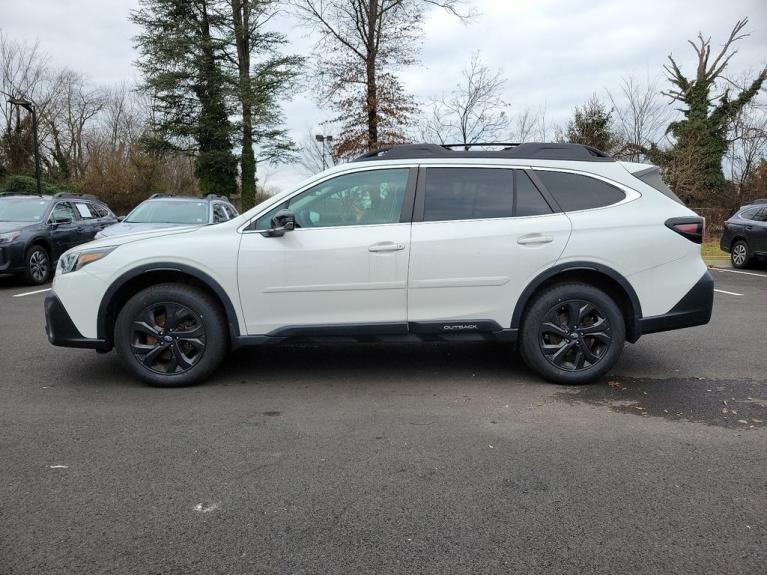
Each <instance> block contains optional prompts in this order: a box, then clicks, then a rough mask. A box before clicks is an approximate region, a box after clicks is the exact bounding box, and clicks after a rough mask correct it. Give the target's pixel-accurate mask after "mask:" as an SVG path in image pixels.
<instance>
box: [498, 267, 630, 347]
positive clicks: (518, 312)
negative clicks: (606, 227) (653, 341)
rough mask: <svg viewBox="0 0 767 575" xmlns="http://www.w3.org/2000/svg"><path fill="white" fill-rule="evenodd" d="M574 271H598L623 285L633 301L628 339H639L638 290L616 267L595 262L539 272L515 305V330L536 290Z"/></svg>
mask: <svg viewBox="0 0 767 575" xmlns="http://www.w3.org/2000/svg"><path fill="white" fill-rule="evenodd" d="M572 271H593V272H598V273H601V274H603V275H605V276H607V277H609V278H610V279H612V280H614V281H615V282H616V283H617V284H618V285H619V286H620V287H621V289H622V290H623V292H624V293H625V294H626V296H627V297H628V299H629V302H630V303H631V307H632V311H633V316H634V317H633V320H634V321H633V324H634V325H633V326H630V325H627V326H626V339H627V340H628V341H630V342H632V343H633V342H635V341H636V340H637V339H639V336H640V335H641V331H639V320H640V319H641V318H642V306H641V304H640V303H639V297H638V296H637V294H636V291H634V288H633V287H631V284H630V283H629V282H628V280H627V279H626V278H625V277H623V276H622V275H621V274H619V273H618V272H616V271H615V270H614V269H612V268H609V267H607V266H604V265H602V264H597V263H594V262H568V263H564V264H559V265H556V266H554V267H552V268H549V269H547V270H545V271H544V272H542V273H541V274H539V275H538V276H537V277H536V278H535V279H534V280H533V281H531V282H530V283H529V284H528V285H527V287H526V288H525V289H524V290H523V291H522V294H521V295H520V296H519V299H518V300H517V305H516V306H515V307H514V313H513V315H512V316H511V328H512V329H515V330H518V329H519V328H520V324H521V323H522V314H523V313H524V311H525V308H526V307H527V304H528V302H529V301H530V298H531V297H532V296H533V294H534V293H535V291H536V290H537V289H538V288H539V287H541V285H543V283H544V282H546V281H547V280H550V279H552V278H554V277H555V276H557V275H559V274H562V273H565V272H572ZM632 327H633V330H632Z"/></svg>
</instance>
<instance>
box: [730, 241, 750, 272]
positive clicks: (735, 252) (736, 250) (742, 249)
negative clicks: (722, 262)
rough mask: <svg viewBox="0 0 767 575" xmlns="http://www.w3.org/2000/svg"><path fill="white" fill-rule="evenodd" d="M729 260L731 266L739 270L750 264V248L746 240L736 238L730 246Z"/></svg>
mask: <svg viewBox="0 0 767 575" xmlns="http://www.w3.org/2000/svg"><path fill="white" fill-rule="evenodd" d="M730 261H731V262H732V267H735V268H738V269H739V270H741V269H744V268H747V267H749V265H750V264H751V250H750V249H749V247H748V244H747V243H746V240H738V241H736V242H735V243H734V244H732V247H731V248H730Z"/></svg>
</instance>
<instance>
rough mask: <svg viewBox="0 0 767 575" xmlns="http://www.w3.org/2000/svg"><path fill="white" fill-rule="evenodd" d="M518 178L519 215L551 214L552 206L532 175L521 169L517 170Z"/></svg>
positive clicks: (517, 214)
mask: <svg viewBox="0 0 767 575" xmlns="http://www.w3.org/2000/svg"><path fill="white" fill-rule="evenodd" d="M516 178H517V209H516V211H515V212H514V215H515V216H517V217H524V216H540V215H543V214H550V213H551V211H552V210H551V207H550V206H549V204H548V203H547V202H546V200H545V199H543V196H542V195H541V192H539V191H538V188H536V187H535V185H534V184H533V182H532V181H531V180H530V177H529V176H528V175H527V174H526V173H525V172H523V171H521V170H516Z"/></svg>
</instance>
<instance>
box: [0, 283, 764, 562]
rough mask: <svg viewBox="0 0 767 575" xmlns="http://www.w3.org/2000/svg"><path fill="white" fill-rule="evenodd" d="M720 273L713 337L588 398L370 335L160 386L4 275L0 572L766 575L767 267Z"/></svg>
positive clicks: (506, 368) (501, 368) (498, 366)
mask: <svg viewBox="0 0 767 575" xmlns="http://www.w3.org/2000/svg"><path fill="white" fill-rule="evenodd" d="M712 273H713V274H714V279H715V282H716V289H717V290H719V291H717V293H716V295H715V308H714V315H713V319H712V322H711V323H710V324H709V325H708V326H704V327H698V328H693V329H689V330H685V331H680V332H672V333H666V334H657V335H651V336H647V337H644V338H642V339H641V340H640V341H639V342H638V343H637V344H636V345H633V346H627V348H626V350H625V352H624V355H623V358H622V360H621V361H620V363H619V364H618V366H617V368H616V370H615V373H614V374H612V375H611V376H610V377H609V378H606V379H605V380H604V381H602V382H600V383H598V384H594V385H590V386H584V387H577V388H571V387H564V386H555V385H550V384H545V383H542V382H541V381H539V380H538V379H537V378H536V377H535V376H534V375H533V374H532V373H531V372H529V371H528V370H527V369H526V368H525V367H524V366H523V365H522V364H521V362H520V360H518V359H517V358H515V357H514V356H513V355H512V354H510V353H509V352H508V350H507V349H506V348H504V347H502V346H499V345H489V344H463V345H453V344H425V345H421V346H412V347H409V346H405V345H380V344H370V345H356V346H344V345H332V346H283V347H271V348H258V349H246V350H241V351H239V352H237V353H236V354H234V355H232V356H231V357H230V359H229V361H228V362H227V364H226V365H225V366H224V367H223V369H221V370H220V371H219V372H218V373H217V375H216V376H215V378H214V379H213V381H211V382H210V383H209V384H206V385H203V386H199V387H194V388H187V389H174V390H160V389H153V388H149V387H145V386H143V385H141V384H139V383H137V382H135V381H134V380H132V379H130V378H129V377H128V376H127V374H126V373H125V372H124V371H123V370H122V368H121V366H120V365H119V363H118V361H117V358H116V356H115V355H114V354H107V355H98V354H96V353H94V352H92V351H87V350H71V349H61V348H54V347H52V346H50V345H48V343H47V340H46V338H45V335H44V332H43V325H44V320H43V316H42V301H43V298H44V296H45V293H44V292H43V293H32V294H29V295H21V294H26V293H27V292H30V291H35V290H33V289H30V288H25V287H23V286H19V285H18V284H16V283H15V282H13V281H11V280H10V279H7V278H0V312H1V313H0V341H1V342H2V347H1V348H0V353H1V356H0V357H2V362H0V364H1V368H0V463H1V465H2V478H3V480H2V481H1V482H0V574H3V575H11V574H32V573H34V574H46V573H77V574H84V573H94V574H107V573H120V574H124V573H140V574H163V575H164V574H191V573H200V574H213V573H216V574H217V573H222V574H223V573H227V574H235V573H320V574H324V573H354V574H360V573H435V574H444V573H565V572H567V573H749V574H753V573H765V571H766V570H767V567H766V566H767V428H765V422H767V359H765V353H766V352H765V342H766V341H767V270H765V269H764V268H762V269H761V270H754V271H752V272H749V273H739V272H736V271H734V270H728V271H719V270H715V271H713V272H712ZM16 296H20V297H16Z"/></svg>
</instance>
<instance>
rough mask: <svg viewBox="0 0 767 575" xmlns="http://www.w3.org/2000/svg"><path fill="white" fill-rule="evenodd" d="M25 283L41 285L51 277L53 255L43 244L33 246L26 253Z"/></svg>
mask: <svg viewBox="0 0 767 575" xmlns="http://www.w3.org/2000/svg"><path fill="white" fill-rule="evenodd" d="M25 258H26V260H25V261H26V267H25V268H24V273H23V280H24V283H27V284H30V285H40V284H44V283H45V282H47V281H48V280H49V279H50V277H51V257H50V256H49V255H48V252H47V251H46V249H45V248H44V247H43V246H39V245H33V246H31V247H30V248H29V249H28V250H27V253H26V255H25Z"/></svg>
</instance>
